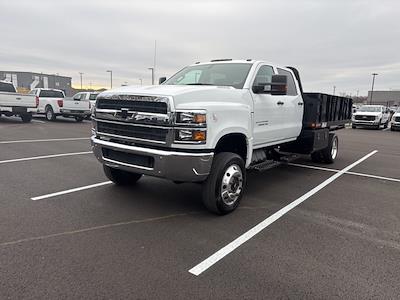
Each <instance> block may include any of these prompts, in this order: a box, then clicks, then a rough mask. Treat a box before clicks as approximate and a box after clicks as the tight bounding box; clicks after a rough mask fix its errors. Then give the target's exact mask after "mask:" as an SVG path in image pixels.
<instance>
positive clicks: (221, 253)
mask: <svg viewBox="0 0 400 300" xmlns="http://www.w3.org/2000/svg"><path fill="white" fill-rule="evenodd" d="M377 152H378V151H377V150H374V151H372V152H371V153H369V154H367V155H365V156H364V157H362V158H361V159H359V160H357V161H356V162H354V163H352V164H351V165H349V166H347V167H346V168H344V169H342V170H340V171H339V172H337V173H336V174H334V175H332V176H331V177H329V178H328V179H327V180H325V181H324V182H322V183H321V184H319V185H317V186H316V187H315V188H313V189H312V190H310V191H309V192H307V193H306V194H304V195H303V196H301V197H300V198H298V199H296V200H294V201H293V202H292V203H290V204H289V205H287V206H285V207H284V208H282V209H280V210H279V211H277V212H276V213H274V214H273V215H271V216H269V217H268V218H266V219H265V220H264V221H262V222H261V223H259V224H257V225H256V226H254V227H253V228H251V229H250V230H248V231H247V232H245V233H244V234H242V235H241V236H239V237H238V238H236V239H235V240H233V241H232V242H230V243H229V244H228V245H226V246H225V247H223V248H221V249H220V250H218V251H217V252H215V253H214V254H213V255H211V256H210V257H208V258H207V259H205V260H204V261H202V262H201V263H199V264H198V265H196V266H195V267H193V268H192V269H190V270H189V272H190V273H192V274H193V275H196V276H198V275H200V274H201V273H203V272H204V271H205V270H207V269H208V268H210V267H211V266H213V265H214V264H215V263H217V262H218V261H219V260H221V259H222V258H224V257H225V256H227V255H228V254H229V253H231V252H232V251H234V250H235V249H236V248H238V247H239V246H240V245H242V244H243V243H245V242H247V241H248V240H250V239H251V238H252V237H254V236H255V235H256V234H258V233H260V232H261V231H262V230H264V229H265V228H266V227H268V226H269V225H271V224H272V223H274V222H275V221H276V220H278V219H279V218H281V217H282V216H283V215H285V214H286V213H288V212H289V211H290V210H292V209H293V208H295V207H296V206H298V205H299V204H301V203H303V202H304V201H305V200H307V199H308V198H310V197H311V196H313V195H314V194H316V193H317V192H318V191H320V190H321V189H323V188H324V187H326V186H327V185H328V184H330V183H332V182H333V181H335V180H336V179H337V178H339V177H340V176H342V175H343V174H345V173H346V172H347V171H349V170H350V169H351V168H354V167H355V166H356V165H358V164H359V163H361V162H363V161H364V160H366V159H367V158H369V157H371V156H372V155H374V154H375V153H377Z"/></svg>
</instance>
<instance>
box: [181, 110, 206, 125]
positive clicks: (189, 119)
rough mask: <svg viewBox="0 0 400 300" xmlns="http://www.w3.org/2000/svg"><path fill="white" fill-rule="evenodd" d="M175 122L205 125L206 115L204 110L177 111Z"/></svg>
mask: <svg viewBox="0 0 400 300" xmlns="http://www.w3.org/2000/svg"><path fill="white" fill-rule="evenodd" d="M176 123H177V124H197V125H205V124H206V123H207V115H206V112H205V111H198V112H183V111H182V112H177V113H176Z"/></svg>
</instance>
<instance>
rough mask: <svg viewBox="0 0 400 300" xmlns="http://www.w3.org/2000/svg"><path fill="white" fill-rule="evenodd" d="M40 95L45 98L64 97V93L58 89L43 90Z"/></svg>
mask: <svg viewBox="0 0 400 300" xmlns="http://www.w3.org/2000/svg"><path fill="white" fill-rule="evenodd" d="M39 97H43V98H64V93H63V92H61V91H57V90H41V91H40V95H39Z"/></svg>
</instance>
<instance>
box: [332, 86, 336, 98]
mask: <svg viewBox="0 0 400 300" xmlns="http://www.w3.org/2000/svg"><path fill="white" fill-rule="evenodd" d="M335 92H336V85H334V86H333V96H335Z"/></svg>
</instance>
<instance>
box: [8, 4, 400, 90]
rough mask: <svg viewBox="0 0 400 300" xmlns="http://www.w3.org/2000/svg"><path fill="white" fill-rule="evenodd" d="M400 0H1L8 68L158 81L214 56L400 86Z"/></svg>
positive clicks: (324, 78) (322, 84) (320, 83)
mask: <svg viewBox="0 0 400 300" xmlns="http://www.w3.org/2000/svg"><path fill="white" fill-rule="evenodd" d="M399 16H400V1H398V0H380V1H368V0H262V1H258V0H247V1H244V0H215V1H211V0H210V1H209V0H196V1H192V0H164V1H162V0H161V1H159V0H157V1H156V0H145V1H144V0H142V1H136V0H130V1H124V0H95V1H89V0H80V1H77V0H35V1H31V0H28V1H25V0H0V26H1V28H2V29H1V35H0V70H8V71H31V72H43V73H49V74H55V73H58V74H60V75H64V76H70V77H72V84H73V86H75V87H79V86H80V77H79V72H83V73H84V74H83V85H84V86H86V87H89V85H90V84H91V85H92V87H106V88H108V87H109V85H110V74H109V73H107V72H106V71H107V70H112V71H113V86H114V87H115V86H119V85H121V84H129V85H135V84H140V79H142V82H143V84H150V82H151V72H150V70H148V68H149V67H152V66H153V64H154V48H155V47H154V44H155V41H157V51H156V74H155V76H156V78H158V77H161V76H167V77H169V76H171V75H173V74H174V73H175V72H176V71H178V70H180V69H181V68H183V67H184V66H186V65H189V64H192V63H194V62H197V61H209V60H211V59H215V58H233V59H247V58H252V59H257V60H265V61H268V62H272V63H276V64H279V65H283V66H289V65H290V66H295V67H297V68H298V69H299V71H300V74H301V77H302V83H303V87H304V90H306V91H314V92H317V91H320V92H328V93H332V92H333V87H334V86H336V94H341V93H346V94H348V95H350V94H351V95H353V96H355V95H357V91H359V95H366V94H367V91H368V90H370V89H371V82H372V76H371V74H372V73H374V72H375V73H378V74H379V75H378V76H377V77H376V81H375V90H390V89H392V90H400V23H399V21H398V19H399Z"/></svg>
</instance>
